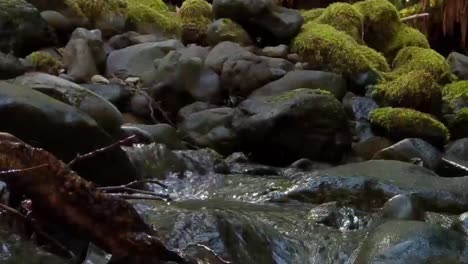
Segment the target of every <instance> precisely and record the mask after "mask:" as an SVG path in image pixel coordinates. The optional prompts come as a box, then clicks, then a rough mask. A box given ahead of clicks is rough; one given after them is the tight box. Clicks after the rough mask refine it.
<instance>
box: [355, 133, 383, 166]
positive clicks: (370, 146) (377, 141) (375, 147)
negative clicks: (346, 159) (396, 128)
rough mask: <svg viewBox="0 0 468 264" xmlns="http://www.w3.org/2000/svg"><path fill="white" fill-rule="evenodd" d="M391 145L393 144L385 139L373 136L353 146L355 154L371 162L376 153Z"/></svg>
mask: <svg viewBox="0 0 468 264" xmlns="http://www.w3.org/2000/svg"><path fill="white" fill-rule="evenodd" d="M391 145H392V142H391V141H390V140H388V139H386V138H384V137H376V136H371V137H369V138H367V139H365V140H362V141H360V142H357V143H355V144H353V153H354V154H355V155H357V156H358V157H360V158H362V159H364V160H370V159H372V158H373V157H375V154H376V153H378V152H379V151H381V150H382V149H385V148H388V147H390V146H391Z"/></svg>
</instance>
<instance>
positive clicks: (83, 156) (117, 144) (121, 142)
mask: <svg viewBox="0 0 468 264" xmlns="http://www.w3.org/2000/svg"><path fill="white" fill-rule="evenodd" d="M135 138H136V136H135V135H133V136H129V137H128V138H124V139H122V140H119V141H117V142H115V143H113V144H111V145H109V146H107V147H103V148H100V149H97V150H94V151H92V152H89V153H87V154H84V155H80V154H78V155H76V157H75V158H74V159H73V160H72V161H70V162H69V163H68V164H67V165H68V167H70V168H71V167H72V166H73V165H74V164H75V163H77V162H78V161H81V160H84V159H88V158H92V157H94V156H96V155H97V154H99V153H102V152H105V151H107V150H109V149H112V148H114V147H118V146H120V145H124V144H126V143H129V142H131V141H132V140H133V139H135Z"/></svg>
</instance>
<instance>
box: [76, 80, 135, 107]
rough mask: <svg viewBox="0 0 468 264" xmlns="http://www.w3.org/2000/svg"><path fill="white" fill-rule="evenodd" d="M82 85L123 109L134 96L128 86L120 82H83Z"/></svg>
mask: <svg viewBox="0 0 468 264" xmlns="http://www.w3.org/2000/svg"><path fill="white" fill-rule="evenodd" d="M81 86H82V87H84V88H86V89H88V90H90V91H92V92H93V93H95V94H97V95H99V96H101V97H102V98H104V99H105V100H107V101H109V102H111V103H112V104H113V105H115V106H116V107H117V108H119V109H123V108H124V107H125V106H126V105H127V104H128V102H129V101H130V98H131V96H132V93H131V92H130V91H129V90H128V89H127V87H125V86H123V85H120V84H113V83H111V84H102V83H94V84H81Z"/></svg>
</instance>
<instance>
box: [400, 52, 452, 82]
mask: <svg viewBox="0 0 468 264" xmlns="http://www.w3.org/2000/svg"><path fill="white" fill-rule="evenodd" d="M393 67H394V69H393V72H392V74H393V75H397V76H399V75H402V74H405V73H407V72H410V71H413V70H423V71H426V72H428V73H430V74H431V75H432V76H433V77H434V78H435V80H436V81H437V82H441V83H446V82H450V81H452V80H453V78H454V77H453V75H452V74H451V70H450V65H449V64H448V63H447V62H446V60H445V58H444V57H443V56H442V55H440V54H439V53H437V52H436V51H435V50H432V49H425V48H420V47H406V48H403V49H401V50H400V51H399V52H398V54H397V56H396V57H395V59H394V60H393Z"/></svg>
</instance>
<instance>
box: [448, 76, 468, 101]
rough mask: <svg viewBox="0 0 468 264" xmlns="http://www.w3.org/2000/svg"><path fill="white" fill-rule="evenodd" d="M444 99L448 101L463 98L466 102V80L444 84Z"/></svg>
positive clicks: (467, 82) (467, 88) (467, 96)
mask: <svg viewBox="0 0 468 264" xmlns="http://www.w3.org/2000/svg"><path fill="white" fill-rule="evenodd" d="M442 96H443V98H444V101H447V102H449V103H451V102H453V101H455V100H460V99H464V100H466V101H467V102H468V81H459V82H454V83H451V84H448V85H446V86H445V87H444V88H443V89H442Z"/></svg>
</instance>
